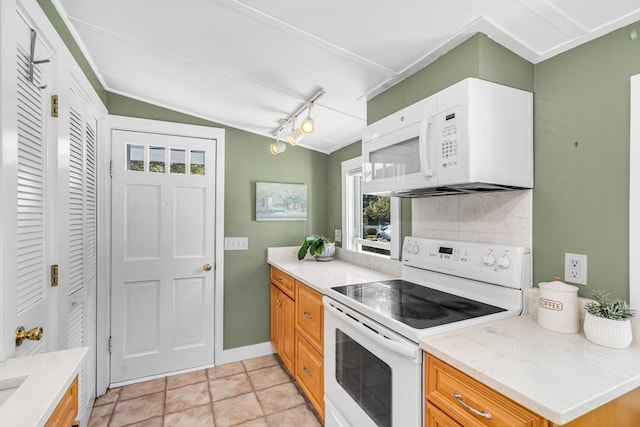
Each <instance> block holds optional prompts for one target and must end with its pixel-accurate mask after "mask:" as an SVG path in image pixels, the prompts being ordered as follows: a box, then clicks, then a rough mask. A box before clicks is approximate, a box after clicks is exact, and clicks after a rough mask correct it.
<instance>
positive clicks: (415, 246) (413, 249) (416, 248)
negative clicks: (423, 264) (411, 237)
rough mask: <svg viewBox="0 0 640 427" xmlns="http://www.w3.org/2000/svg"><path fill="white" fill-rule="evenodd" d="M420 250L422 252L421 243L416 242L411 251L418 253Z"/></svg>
mask: <svg viewBox="0 0 640 427" xmlns="http://www.w3.org/2000/svg"><path fill="white" fill-rule="evenodd" d="M418 252H420V245H418V244H417V243H414V244H413V246H412V247H411V253H412V254H414V255H418Z"/></svg>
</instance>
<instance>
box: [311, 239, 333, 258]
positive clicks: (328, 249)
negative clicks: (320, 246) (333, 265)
mask: <svg viewBox="0 0 640 427" xmlns="http://www.w3.org/2000/svg"><path fill="white" fill-rule="evenodd" d="M335 253H336V244H335V243H330V242H328V243H325V244H324V250H323V251H322V254H320V255H314V258H315V259H316V261H331V260H332V259H333V255H334V254H335Z"/></svg>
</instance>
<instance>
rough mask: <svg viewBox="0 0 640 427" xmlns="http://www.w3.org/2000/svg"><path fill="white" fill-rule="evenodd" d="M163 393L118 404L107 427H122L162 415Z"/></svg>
mask: <svg viewBox="0 0 640 427" xmlns="http://www.w3.org/2000/svg"><path fill="white" fill-rule="evenodd" d="M163 410H164V392H160V393H154V394H148V395H145V396H142V397H136V398H134V399H129V400H125V401H121V402H118V403H117V404H116V408H115V410H114V413H113V417H112V418H111V423H110V424H109V427H116V426H124V425H127V424H133V423H136V422H140V421H144V420H148V419H151V418H153V417H156V416H160V415H162V414H163Z"/></svg>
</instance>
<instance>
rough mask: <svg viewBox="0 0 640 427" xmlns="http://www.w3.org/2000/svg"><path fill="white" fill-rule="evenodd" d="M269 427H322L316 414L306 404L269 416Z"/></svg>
mask: <svg viewBox="0 0 640 427" xmlns="http://www.w3.org/2000/svg"><path fill="white" fill-rule="evenodd" d="M267 421H268V422H269V427H291V426H296V427H322V424H321V423H320V421H319V420H318V418H317V417H316V415H315V414H314V413H313V412H312V411H311V409H309V407H308V406H307V405H306V404H305V405H300V406H296V407H295V408H291V409H287V410H286V411H283V412H278V413H275V414H271V415H269V416H267Z"/></svg>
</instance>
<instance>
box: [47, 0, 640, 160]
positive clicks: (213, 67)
mask: <svg viewBox="0 0 640 427" xmlns="http://www.w3.org/2000/svg"><path fill="white" fill-rule="evenodd" d="M53 2H54V4H55V6H56V8H57V9H58V11H59V12H60V14H61V15H62V16H63V19H65V21H66V22H67V24H68V25H69V27H70V29H71V31H72V33H73V34H74V37H75V38H76V41H77V42H78V43H79V44H80V46H81V48H82V49H83V51H84V53H85V55H86V56H87V58H88V59H89V61H90V62H91V64H92V66H93V67H94V70H95V71H96V72H97V74H98V78H99V79H100V80H101V82H102V84H103V86H104V87H105V88H106V89H107V90H109V91H111V92H114V93H118V94H122V95H126V96H129V97H132V98H136V99H140V100H143V101H147V102H151V103H154V104H158V105H161V106H165V107H168V108H171V109H174V110H177V111H181V112H185V113H188V114H191V115H194V116H198V117H202V118H206V119H208V120H212V121H215V122H218V123H221V124H224V125H228V126H232V127H235V128H239V129H243V130H247V131H249V132H253V133H256V134H260V135H265V136H269V137H271V136H272V135H273V133H274V131H275V130H276V129H277V128H278V125H279V121H280V120H282V119H287V118H289V116H290V115H291V114H292V113H293V112H295V111H297V110H299V109H300V108H301V107H304V106H305V104H306V102H307V101H308V100H309V98H310V97H312V96H313V95H314V94H315V93H316V92H317V91H318V90H320V89H323V90H324V91H325V92H326V93H325V94H324V95H323V96H321V97H320V98H319V99H318V100H317V101H316V102H315V104H314V107H313V109H312V117H313V118H314V119H315V120H316V123H317V131H316V132H315V133H314V134H313V135H309V136H306V137H305V138H304V139H303V140H302V142H301V143H300V144H299V145H301V146H304V147H306V148H310V149H313V150H317V151H321V152H325V153H330V152H332V151H335V150H336V149H338V148H340V147H343V146H345V145H347V144H349V143H352V142H354V141H357V140H359V139H360V134H361V131H362V128H363V127H364V126H365V125H366V101H367V100H368V99H370V98H372V97H373V96H375V95H376V94H378V93H380V92H381V91H383V90H385V89H386V88H388V87H390V86H392V85H394V84H395V83H397V82H399V81H401V80H402V79H404V78H406V77H407V76H409V75H411V74H413V73H414V72H416V71H417V70H419V69H420V68H422V67H424V66H426V65H428V64H429V63H430V62H432V61H434V60H435V59H436V58H438V57H439V56H441V55H442V54H444V53H445V52H447V51H448V50H450V49H452V48H453V47H455V46H456V45H458V44H460V43H461V42H462V41H464V40H466V39H467V38H469V37H471V36H472V35H474V34H475V33H477V32H482V33H485V34H487V35H488V36H489V37H490V38H492V39H493V40H495V41H496V42H498V43H500V44H501V45H503V46H505V47H506V48H508V49H510V50H512V51H513V52H515V53H517V54H518V55H520V56H521V57H523V58H525V59H527V60H528V61H530V62H532V63H538V62H540V61H543V60H545V59H548V58H550V57H552V56H554V55H557V54H559V53H561V52H564V51H566V50H569V49H571V48H573V47H575V46H578V45H580V44H582V43H585V42H587V41H589V40H592V39H594V38H597V37H599V36H601V35H603V34H606V33H608V32H610V31H613V30H615V29H617V28H620V27H622V26H624V25H627V24H630V23H632V22H636V21H638V20H640V0H606V1H605V0H53ZM306 114H307V112H306V110H305V111H304V112H303V113H302V115H303V116H306ZM301 118H304V117H301ZM287 130H289V129H287ZM282 138H284V134H283V135H282ZM266 149H267V146H266V145H265V150H266Z"/></svg>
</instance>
